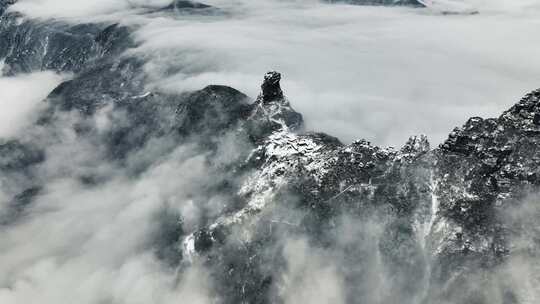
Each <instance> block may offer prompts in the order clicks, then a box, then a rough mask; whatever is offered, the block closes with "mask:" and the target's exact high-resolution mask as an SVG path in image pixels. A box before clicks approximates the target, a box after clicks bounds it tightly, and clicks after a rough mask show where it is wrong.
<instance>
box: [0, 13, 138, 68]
mask: <svg viewBox="0 0 540 304" xmlns="http://www.w3.org/2000/svg"><path fill="white" fill-rule="evenodd" d="M0 20H1V22H0V58H3V59H4V61H5V67H4V74H8V75H14V74H17V73H28V72H32V71H39V70H54V71H58V72H79V71H82V70H83V69H84V68H85V67H86V66H87V65H88V64H91V63H92V62H93V61H97V60H100V59H103V58H112V57H115V56H116V55H118V54H119V53H121V52H123V51H124V50H126V49H127V48H129V47H132V46H133V42H132V40H131V38H130V33H129V30H128V29H127V28H125V27H122V26H119V25H117V24H113V25H102V24H81V25H68V24H64V23H61V22H56V21H39V20H32V19H26V18H24V17H23V16H21V15H20V14H19V13H16V12H14V13H7V14H4V15H3V16H1V17H0ZM21 20H22V21H21Z"/></svg>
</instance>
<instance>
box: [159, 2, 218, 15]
mask: <svg viewBox="0 0 540 304" xmlns="http://www.w3.org/2000/svg"><path fill="white" fill-rule="evenodd" d="M159 12H162V13H174V14H180V15H183V14H188V15H219V14H222V13H223V12H222V11H221V10H220V9H219V8H217V7H214V6H211V5H208V4H204V3H200V2H195V1H187V0H174V1H173V2H171V4H169V5H167V6H165V7H162V8H159V9H157V10H156V9H152V10H150V13H159Z"/></svg>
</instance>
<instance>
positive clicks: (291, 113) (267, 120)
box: [248, 72, 304, 139]
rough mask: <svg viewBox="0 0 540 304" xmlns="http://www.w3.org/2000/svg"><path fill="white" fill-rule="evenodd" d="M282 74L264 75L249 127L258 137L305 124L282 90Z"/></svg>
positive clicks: (253, 134)
mask: <svg viewBox="0 0 540 304" xmlns="http://www.w3.org/2000/svg"><path fill="white" fill-rule="evenodd" d="M280 81H281V74H280V73H277V72H268V73H266V74H265V75H264V80H263V84H262V85H261V90H262V92H261V94H260V95H259V96H258V97H257V99H256V100H255V102H254V108H253V111H252V113H251V117H250V119H249V121H250V124H248V128H249V130H250V133H251V134H252V136H253V137H254V138H256V139H258V138H262V137H264V136H266V135H269V134H270V133H271V132H273V131H276V130H281V129H290V130H300V129H301V128H302V127H303V125H304V119H303V117H302V115H301V114H300V113H298V112H296V111H295V110H294V109H293V108H292V107H291V105H290V103H289V101H288V100H287V99H286V98H285V96H284V95H283V92H282V90H281V85H280Z"/></svg>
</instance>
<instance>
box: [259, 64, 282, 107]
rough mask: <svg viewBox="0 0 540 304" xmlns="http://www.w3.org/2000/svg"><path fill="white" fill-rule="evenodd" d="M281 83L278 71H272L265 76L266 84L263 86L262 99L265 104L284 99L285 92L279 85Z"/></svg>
mask: <svg viewBox="0 0 540 304" xmlns="http://www.w3.org/2000/svg"><path fill="white" fill-rule="evenodd" d="M280 81H281V74H280V73H278V72H276V71H270V72H268V73H266V74H265V75H264V82H263V84H262V86H261V89H262V94H261V98H262V100H263V102H264V103H267V102H271V101H274V100H277V99H283V91H282V90H281V86H280V84H279V82H280Z"/></svg>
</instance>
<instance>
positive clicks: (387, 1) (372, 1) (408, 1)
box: [325, 0, 424, 7]
mask: <svg viewBox="0 0 540 304" xmlns="http://www.w3.org/2000/svg"><path fill="white" fill-rule="evenodd" d="M325 1H326V2H329V3H347V4H356V5H389V6H413V7H424V5H423V4H422V3H420V2H419V1H416V0H325Z"/></svg>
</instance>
